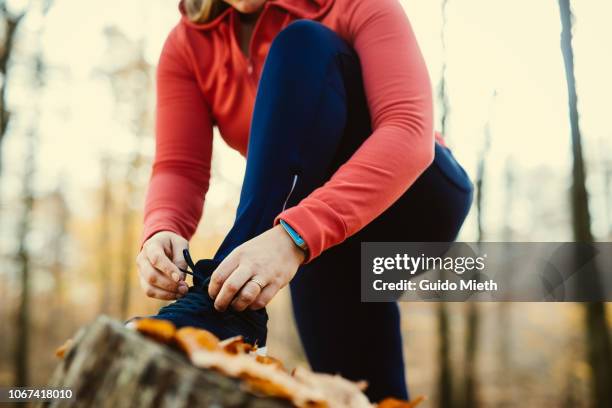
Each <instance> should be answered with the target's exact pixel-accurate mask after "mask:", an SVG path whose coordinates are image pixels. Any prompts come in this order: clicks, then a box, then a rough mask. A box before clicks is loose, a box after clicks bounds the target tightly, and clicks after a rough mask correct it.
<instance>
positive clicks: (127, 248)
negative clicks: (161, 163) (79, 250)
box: [119, 152, 141, 319]
mask: <svg viewBox="0 0 612 408" xmlns="http://www.w3.org/2000/svg"><path fill="white" fill-rule="evenodd" d="M140 161H141V160H140V154H139V153H138V152H136V153H135V154H134V157H133V158H132V160H130V162H129V164H128V170H127V173H126V181H125V184H126V200H125V203H124V207H123V214H122V222H121V227H122V233H121V239H122V244H121V273H122V275H121V295H120V300H119V315H120V316H121V318H122V319H126V318H127V317H128V314H129V309H130V293H131V285H132V275H133V271H134V259H135V257H136V255H135V253H136V236H135V234H134V210H133V209H132V207H131V200H132V197H133V196H134V193H135V191H136V186H135V185H134V178H135V177H136V173H137V172H138V169H139V167H140Z"/></svg>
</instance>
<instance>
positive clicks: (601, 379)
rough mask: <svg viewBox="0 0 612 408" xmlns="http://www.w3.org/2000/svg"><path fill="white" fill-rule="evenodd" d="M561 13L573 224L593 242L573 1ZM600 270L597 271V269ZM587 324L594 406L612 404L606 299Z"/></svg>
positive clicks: (588, 309) (589, 312) (562, 4)
mask: <svg viewBox="0 0 612 408" xmlns="http://www.w3.org/2000/svg"><path fill="white" fill-rule="evenodd" d="M559 11H560V16H561V28H562V32H561V52H562V54H563V61H564V64H565V75H566V80H567V92H568V101H569V116H570V126H571V138H572V139H571V140H572V154H573V168H572V187H571V205H572V220H573V222H572V225H573V233H574V240H575V241H577V242H592V241H593V235H592V233H591V215H590V212H589V201H588V194H587V190H586V175H585V166H584V159H583V154H582V139H581V134H580V126H579V123H578V121H579V115H578V97H577V93H576V79H575V73H574V50H573V48H572V18H573V15H572V11H571V6H570V1H569V0H559ZM595 272H596V271H595ZM584 308H585V324H586V337H587V349H588V359H589V363H590V366H591V371H592V384H591V387H592V399H593V405H594V406H598V407H611V406H612V386H610V385H611V384H612V350H611V345H610V333H609V328H608V324H607V320H606V309H605V305H604V304H603V303H602V302H586V303H584Z"/></svg>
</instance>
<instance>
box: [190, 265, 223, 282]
mask: <svg viewBox="0 0 612 408" xmlns="http://www.w3.org/2000/svg"><path fill="white" fill-rule="evenodd" d="M220 263H221V262H220V261H215V260H213V259H200V260H199V261H198V262H196V264H195V265H194V266H193V267H191V270H192V271H193V284H194V286H197V287H204V286H208V282H209V281H210V277H211V275H212V273H213V272H214V271H215V269H217V266H219V264H220Z"/></svg>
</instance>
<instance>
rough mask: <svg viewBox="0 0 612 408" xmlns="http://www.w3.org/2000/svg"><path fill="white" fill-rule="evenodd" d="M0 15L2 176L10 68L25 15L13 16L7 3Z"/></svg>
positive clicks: (8, 116)
mask: <svg viewBox="0 0 612 408" xmlns="http://www.w3.org/2000/svg"><path fill="white" fill-rule="evenodd" d="M0 15H2V19H3V20H4V32H3V35H2V42H1V43H0V174H2V167H3V166H2V165H3V161H2V157H3V150H2V145H3V142H4V136H5V134H6V131H7V129H8V124H9V121H10V119H11V114H10V112H9V109H8V107H7V103H6V88H7V85H8V67H9V61H10V59H11V56H12V53H13V49H14V45H15V34H16V32H17V28H18V27H19V23H20V22H21V20H22V18H23V16H24V13H20V14H17V15H13V14H12V13H10V12H9V11H8V10H7V8H6V1H2V2H0Z"/></svg>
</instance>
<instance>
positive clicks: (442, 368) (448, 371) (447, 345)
mask: <svg viewBox="0 0 612 408" xmlns="http://www.w3.org/2000/svg"><path fill="white" fill-rule="evenodd" d="M447 7H448V0H442V30H441V43H442V53H443V60H442V61H443V62H442V73H441V77H440V84H439V88H438V98H439V100H440V105H441V116H440V132H441V133H442V135H444V137H447V136H448V132H447V130H448V129H447V127H448V126H447V123H448V115H449V111H450V106H449V105H450V104H449V101H448V94H447V92H446V56H445V53H446V22H447V21H446V20H447ZM437 319H438V380H437V395H438V400H437V403H438V407H439V408H452V407H453V404H454V396H455V393H454V385H453V369H452V364H451V361H452V360H451V339H450V322H449V319H450V317H449V313H448V306H447V304H446V303H445V302H438V304H437Z"/></svg>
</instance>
